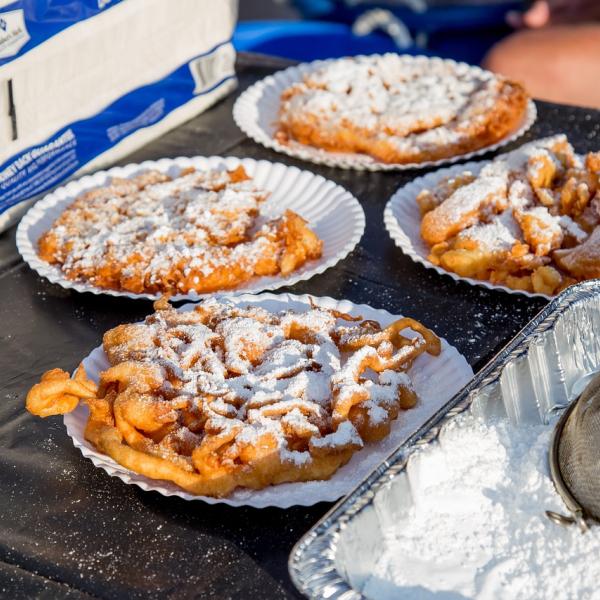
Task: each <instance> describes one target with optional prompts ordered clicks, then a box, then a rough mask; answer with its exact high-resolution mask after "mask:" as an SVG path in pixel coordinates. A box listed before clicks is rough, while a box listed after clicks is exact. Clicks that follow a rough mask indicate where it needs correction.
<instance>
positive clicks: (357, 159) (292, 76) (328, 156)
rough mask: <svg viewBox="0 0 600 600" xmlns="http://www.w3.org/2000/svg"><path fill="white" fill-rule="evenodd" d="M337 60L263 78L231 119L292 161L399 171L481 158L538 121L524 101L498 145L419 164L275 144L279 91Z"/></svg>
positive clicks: (237, 104)
mask: <svg viewBox="0 0 600 600" xmlns="http://www.w3.org/2000/svg"><path fill="white" fill-rule="evenodd" d="M383 56H386V55H383ZM363 57H364V56H363V55H361V56H358V57H356V58H363ZM405 58H407V59H409V60H410V59H412V60H415V61H421V62H427V61H433V62H438V63H444V64H446V65H451V66H453V67H454V68H456V69H457V70H459V71H465V70H470V71H473V72H474V73H477V74H478V75H480V76H481V75H484V76H487V77H493V76H494V75H493V74H492V73H490V72H489V71H486V70H484V69H481V68H480V67H476V66H473V65H469V64H467V63H464V62H457V61H454V60H451V59H442V58H437V57H428V56H408V55H406V56H405ZM336 60H339V59H336V58H331V59H327V60H315V61H313V62H309V63H301V64H299V65H294V66H292V67H288V68H287V69H283V70H281V71H278V72H277V73H274V74H273V75H269V76H267V77H265V78H264V79H261V80H260V81H257V82H256V83H254V84H253V85H251V86H250V87H249V88H248V89H246V90H245V91H244V92H243V93H242V94H241V95H240V96H239V98H238V99H237V100H236V102H235V104H234V107H233V118H234V120H235V122H236V124H237V126H238V127H239V128H240V129H241V130H242V131H243V132H244V133H245V134H246V135H247V136H248V137H250V138H252V139H253V140H254V141H255V142H258V143H259V144H262V145H263V146H266V147H267V148H270V149H272V150H275V151H277V152H282V153H283V154H287V155H288V156H292V157H294V158H300V159H302V160H306V161H309V162H313V163H317V164H322V165H327V166H330V167H339V168H341V169H355V170H358V171H400V170H408V169H426V168H430V167H438V166H440V165H448V164H452V163H455V162H458V161H463V160H469V159H471V158H474V157H476V156H482V155H484V154H487V153H488V152H493V151H495V150H498V148H501V147H503V146H506V145H507V144H510V143H512V142H514V141H515V140H516V139H518V138H520V137H521V136H522V135H524V134H525V133H526V132H527V131H528V130H529V129H530V128H531V126H532V125H533V124H534V123H535V120H536V118H537V109H536V106H535V103H534V102H533V100H529V101H528V102H527V110H526V112H525V115H524V116H523V121H522V122H521V124H520V126H519V127H518V128H517V129H515V130H514V131H512V132H511V133H510V134H509V135H507V136H505V137H503V138H502V139H501V140H499V141H498V142H496V143H494V144H491V145H489V146H485V147H484V148H480V149H479V150H474V151H473V152H467V153H465V154H458V155H456V156H452V157H449V158H443V159H439V160H434V161H425V162H420V163H408V164H399V163H384V162H381V161H378V160H376V159H374V158H372V157H370V156H368V155H366V154H353V153H344V152H330V151H327V150H322V149H319V148H314V147H312V146H308V145H305V144H300V143H298V142H293V141H292V142H290V143H288V144H282V143H280V142H279V141H277V140H276V139H275V137H274V133H275V127H276V122H277V112H278V109H279V104H278V102H279V100H278V99H279V97H280V95H281V92H283V90H284V89H286V88H287V87H289V86H290V85H292V84H294V83H296V82H298V81H300V80H301V79H302V77H303V76H304V75H305V74H307V73H310V72H312V71H314V70H315V69H318V68H320V67H322V66H325V65H327V64H328V63H331V62H334V61H336ZM267 94H268V96H267ZM274 96H276V97H277V110H273V111H271V112H273V114H272V115H271V120H270V121H269V125H268V126H264V125H263V124H261V123H260V121H259V118H258V117H259V113H260V108H261V106H264V105H265V103H266V102H267V101H268V100H269V98H273V97H274ZM261 102H262V105H261Z"/></svg>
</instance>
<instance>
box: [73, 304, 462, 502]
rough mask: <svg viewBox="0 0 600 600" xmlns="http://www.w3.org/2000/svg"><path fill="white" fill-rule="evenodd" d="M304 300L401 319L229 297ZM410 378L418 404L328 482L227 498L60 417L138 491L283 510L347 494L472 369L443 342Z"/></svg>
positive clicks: (99, 366) (93, 455)
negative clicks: (92, 439) (138, 465)
mask: <svg viewBox="0 0 600 600" xmlns="http://www.w3.org/2000/svg"><path fill="white" fill-rule="evenodd" d="M309 298H310V299H312V300H313V302H314V303H315V304H317V305H318V306H321V307H323V308H330V309H336V310H340V311H342V312H345V313H351V314H353V315H361V316H362V317H364V318H365V319H375V320H377V321H379V322H380V323H381V324H382V325H387V324H389V323H391V322H392V321H394V320H396V319H398V318H400V315H391V314H390V313H388V312H387V311H384V310H377V309H374V308H371V307H369V306H366V305H364V304H359V305H356V304H353V303H352V302H350V301H348V300H342V301H337V300H334V299H333V298H318V297H314V296H307V295H304V296H295V295H292V294H279V295H275V294H260V295H257V296H253V295H251V294H247V295H244V296H235V297H231V299H232V300H233V301H234V302H236V303H240V304H253V305H258V306H262V307H264V308H266V309H268V310H272V311H277V310H285V309H290V308H291V309H296V310H305V309H306V308H308V307H309V306H310V304H309ZM193 306H194V305H193V304H187V305H185V306H183V307H181V309H180V310H191V309H192V308H193ZM83 365H84V367H85V369H86V371H87V373H88V375H89V376H90V377H91V378H92V379H94V380H96V381H97V380H98V376H99V373H100V372H101V371H103V370H105V369H107V368H108V367H109V364H108V361H107V359H106V355H105V354H104V351H103V349H102V347H98V348H96V349H95V350H93V351H92V353H91V354H90V355H89V356H88V357H87V358H85V359H84V360H83ZM410 376H411V379H412V380H413V383H414V386H415V389H416V391H417V393H418V394H419V398H420V400H419V403H418V404H417V406H416V407H415V408H413V409H411V410H408V411H401V413H400V415H399V417H398V419H396V420H395V421H394V422H393V425H392V431H391V433H390V435H389V436H388V437H387V438H385V439H384V440H382V441H381V442H379V443H377V444H369V445H367V446H366V447H365V448H363V449H362V450H360V451H359V452H357V453H356V454H354V456H353V457H352V459H351V460H350V462H349V463H348V464H346V465H345V466H343V467H342V468H341V469H340V470H339V471H337V472H336V473H335V474H334V475H333V476H332V477H331V479H329V480H328V481H310V482H304V483H284V484H280V485H277V486H271V487H268V488H265V489H263V490H258V491H254V490H244V489H239V490H236V491H235V492H234V493H233V494H232V495H231V496H230V497H229V498H209V497H206V496H193V495H191V494H188V493H187V492H184V491H183V490H182V489H180V488H178V487H177V486H176V485H174V484H172V483H169V482H165V481H158V480H154V479H150V478H148V477H144V476H143V475H139V474H137V473H134V472H133V471H130V470H129V469H126V468H125V467H122V466H121V465H119V464H118V463H116V462H115V461H114V460H112V459H111V458H109V457H108V456H105V455H103V454H100V453H98V452H97V451H96V450H95V448H94V447H93V446H92V445H91V444H90V443H89V442H87V441H86V440H85V439H84V437H83V432H84V428H85V423H86V421H87V415H88V410H87V407H86V406H84V405H80V406H79V407H78V408H77V409H76V410H75V411H74V412H72V413H69V414H67V415H65V417H64V422H65V425H66V427H67V433H68V434H69V435H70V436H71V438H73V443H74V444H75V446H76V447H77V448H79V449H80V450H81V452H82V454H83V455H84V456H85V457H87V458H89V459H90V460H91V461H92V462H93V463H94V465H96V466H97V467H100V468H102V469H104V470H105V471H106V472H107V473H108V474H109V475H111V476H113V477H118V478H119V479H121V480H122V481H124V482H125V483H129V484H134V485H137V486H139V487H141V488H142V489H143V490H146V491H149V490H154V491H156V492H159V493H160V494H163V495H164V496H179V497H180V498H184V499H185V500H203V501H205V502H207V503H209V504H216V503H224V504H229V505H231V506H254V507H256V508H264V507H266V506H278V507H280V508H287V507H289V506H294V505H302V506H310V505H312V504H315V503H317V502H322V501H328V502H332V501H334V500H337V499H338V498H341V497H342V496H344V495H345V494H347V493H348V492H350V491H351V490H352V489H353V488H354V487H355V486H356V484H358V483H359V482H360V481H361V480H362V479H363V478H364V477H366V476H367V475H368V474H369V473H370V472H371V471H372V470H373V469H374V468H375V467H376V466H377V465H379V464H380V463H381V462H382V461H383V460H385V459H386V458H387V457H388V456H389V455H390V454H391V453H392V451H393V450H394V449H395V448H396V447H397V446H399V445H400V444H401V443H402V442H403V441H404V440H406V439H407V438H408V437H409V435H410V434H411V433H412V432H414V431H415V430H416V429H418V428H419V426H420V425H422V424H423V423H424V422H425V421H426V420H427V419H428V418H429V417H431V416H432V415H433V414H434V413H435V412H436V411H437V410H438V409H439V408H440V407H441V406H442V405H444V404H445V403H446V402H447V401H448V400H450V398H451V397H452V396H453V395H454V394H455V393H456V392H458V391H459V390H460V389H462V387H463V386H464V385H465V384H466V383H467V382H468V381H469V380H470V379H471V378H472V376H473V370H472V369H471V367H470V366H469V364H468V363H467V361H466V360H465V358H464V357H463V356H462V355H461V354H459V353H458V351H457V350H456V348H454V347H453V346H450V345H449V344H448V343H447V342H446V341H445V340H442V353H441V354H440V356H439V357H431V356H429V355H427V354H423V355H421V356H419V357H418V358H417V360H416V361H415V363H414V365H413V367H412V369H411V370H410Z"/></svg>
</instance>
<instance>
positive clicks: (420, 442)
mask: <svg viewBox="0 0 600 600" xmlns="http://www.w3.org/2000/svg"><path fill="white" fill-rule="evenodd" d="M599 365H600V280H596V281H587V282H584V283H581V284H579V285H576V286H574V287H571V288H569V289H567V290H566V291H565V292H563V293H562V294H561V295H560V296H558V297H557V298H555V299H554V300H553V301H552V302H551V303H550V304H548V306H546V307H545V308H544V309H543V310H542V311H541V312H540V313H539V314H538V315H537V317H535V318H534V319H533V320H532V321H531V322H530V323H529V324H528V325H527V326H526V327H525V328H524V329H523V330H522V331H521V332H520V333H519V334H518V335H517V336H516V337H515V338H514V339H513V340H512V341H511V342H510V343H509V344H508V345H507V346H506V347H505V348H504V349H503V350H502V351H501V352H500V353H499V354H498V355H497V356H496V357H495V358H494V359H493V360H492V361H491V362H490V363H489V364H488V365H487V366H486V367H484V368H483V369H482V370H481V371H480V372H479V374H478V375H477V376H476V377H475V378H474V379H473V380H472V381H471V382H470V383H469V384H468V385H467V386H466V387H465V388H464V389H463V390H462V391H461V392H459V393H458V394H457V395H456V396H455V397H454V398H453V399H452V400H451V401H450V402H449V403H448V404H447V405H446V406H445V407H444V408H442V409H441V410H440V411H439V412H438V413H436V414H435V415H434V416H433V417H432V418H431V419H430V420H429V421H428V422H427V423H425V424H424V425H423V426H422V427H421V428H420V429H419V430H418V431H417V432H415V434H414V435H413V436H412V437H411V438H409V439H408V440H407V441H406V442H405V443H404V444H403V445H402V446H400V447H399V448H398V449H397V450H396V451H395V452H394V453H393V454H392V455H391V456H390V457H389V458H388V459H387V460H386V461H385V462H384V463H382V464H381V465H380V466H379V467H378V468H377V469H376V470H375V471H373V473H372V474H371V475H369V477H367V478H366V479H365V480H364V481H363V482H362V483H361V484H360V485H359V486H358V487H357V488H356V489H355V490H354V491H353V492H352V493H350V494H349V495H348V496H347V497H346V498H345V499H343V500H341V501H340V502H339V503H338V504H337V505H336V506H335V507H333V509H332V510H331V511H330V512H329V513H327V514H326V515H325V516H324V517H323V518H322V519H321V520H320V521H319V522H318V523H317V524H316V525H315V526H314V527H313V528H312V529H311V530H310V531H309V532H308V533H307V534H306V535H305V536H304V537H303V538H302V539H301V540H300V541H299V542H298V543H297V544H296V546H295V547H294V549H293V550H292V553H291V554H290V559H289V570H290V574H291V577H292V580H293V581H294V583H295V584H296V586H297V587H298V589H299V590H300V591H301V592H302V593H304V594H305V595H306V596H308V597H310V598H328V599H336V598H339V599H343V600H354V599H357V598H362V597H363V596H362V594H361V589H362V588H363V586H364V584H365V582H366V581H367V579H368V578H369V576H370V574H371V573H372V572H373V570H374V567H375V565H376V564H377V562H378V560H379V558H380V554H381V552H382V551H383V548H382V545H381V544H380V540H381V539H382V538H383V532H384V531H386V530H387V529H388V528H389V526H390V525H391V524H392V523H394V521H396V520H397V518H398V515H400V514H401V513H403V512H404V511H405V510H406V508H407V507H409V506H410V505H411V502H412V498H411V494H410V474H409V471H408V470H407V469H406V466H407V462H408V459H409V457H410V455H411V454H413V453H415V452H417V451H419V450H420V449H423V448H424V447H425V446H426V445H428V444H431V443H432V442H434V441H435V440H436V439H437V437H438V435H439V433H440V430H441V429H442V428H443V427H444V425H445V424H446V423H448V422H449V421H450V420H451V419H453V418H454V417H456V415H458V414H459V413H461V412H463V411H465V410H467V409H469V410H471V411H473V413H474V414H476V415H477V416H479V417H480V418H482V419H490V418H492V417H497V416H500V415H504V416H505V417H507V418H508V419H510V421H511V422H513V423H516V424H521V423H548V421H549V418H550V416H551V414H552V413H553V412H554V411H557V410H560V409H561V408H564V407H565V406H566V405H567V404H568V402H569V400H570V399H572V397H573V391H572V390H573V387H574V385H575V384H576V383H577V382H580V381H581V378H582V377H583V376H585V375H587V374H588V373H590V372H593V371H595V370H596V369H598V366H599Z"/></svg>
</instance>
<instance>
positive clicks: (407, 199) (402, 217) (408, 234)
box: [383, 161, 551, 299]
mask: <svg viewBox="0 0 600 600" xmlns="http://www.w3.org/2000/svg"><path fill="white" fill-rule="evenodd" d="M489 162H490V161H481V162H469V163H465V164H462V165H455V166H454V167H448V168H446V169H439V170H437V171H434V172H433V173H428V174H427V175H424V176H422V177H418V178H417V179H413V181H411V182H410V183H409V184H407V185H405V186H403V187H401V188H400V189H398V190H396V192H395V193H394V194H393V196H392V197H391V198H390V200H389V201H388V203H387V204H386V206H385V211H384V213H383V220H384V222H385V226H386V229H387V230H388V232H389V234H390V235H391V236H392V239H393V240H394V242H396V246H398V247H399V248H400V249H401V250H402V252H404V254H407V255H408V256H410V257H411V258H412V259H413V260H414V261H415V262H418V263H420V264H422V265H423V266H425V267H427V268H428V269H433V270H434V271H437V272H438V273H440V274H441V275H448V276H450V277H452V279H454V280H456V281H466V282H467V283H470V284H471V285H479V286H482V287H485V288H488V289H489V290H502V291H503V292H508V293H509V294H521V295H524V296H529V297H530V298H547V299H551V296H548V295H546V294H536V293H532V292H525V291H523V290H514V289H512V288H509V287H507V286H505V285H499V284H494V283H490V282H489V281H484V280H480V279H472V278H471V277H461V276H460V275H457V274H456V273H452V272H451V271H446V269H443V268H442V267H438V266H437V265H434V264H433V263H431V262H430V261H429V260H428V258H427V257H428V256H429V247H428V246H427V244H426V243H425V241H424V240H423V238H422V237H421V214H420V212H419V206H418V205H417V200H416V198H417V195H418V194H419V192H420V191H421V190H423V189H425V188H429V189H431V188H432V187H434V186H435V185H436V184H437V183H439V182H440V181H441V180H442V179H444V178H446V177H449V176H452V175H458V174H459V173H462V172H464V171H471V173H473V174H474V175H477V174H478V173H479V172H480V171H481V169H482V168H483V167H484V166H485V165H486V164H489Z"/></svg>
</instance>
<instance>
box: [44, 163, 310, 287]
mask: <svg viewBox="0 0 600 600" xmlns="http://www.w3.org/2000/svg"><path fill="white" fill-rule="evenodd" d="M267 197H268V192H267V191H265V190H261V189H258V188H256V187H255V186H254V185H253V183H252V180H251V179H250V178H249V177H248V175H247V174H246V172H245V171H244V168H243V167H242V166H240V167H238V168H237V169H235V170H233V171H229V172H227V171H220V170H207V171H196V170H195V169H194V168H191V167H190V168H187V169H183V170H182V171H181V172H180V173H179V174H178V175H177V176H176V177H173V178H172V177H170V176H169V175H166V174H165V173H162V172H160V171H146V172H144V173H142V174H140V175H137V176H135V177H132V178H128V179H118V178H113V179H112V180H111V181H110V183H109V184H108V185H105V186H103V187H99V188H96V189H93V190H90V191H87V192H85V193H83V194H81V195H80V196H78V197H77V198H76V200H75V201H74V202H73V203H72V204H71V205H70V206H69V207H68V208H66V209H65V210H64V212H63V213H62V214H61V215H60V217H59V218H58V219H56V221H55V222H54V223H53V225H52V227H51V228H50V229H49V230H48V231H47V232H45V233H44V234H43V235H42V236H41V237H40V239H39V241H38V253H39V256H40V258H41V259H42V260H44V261H46V262H48V263H50V264H52V265H56V266H57V267H58V268H60V270H61V271H62V272H63V273H64V275H65V276H66V277H67V278H68V279H71V280H76V281H85V282H89V283H91V284H92V285H94V286H97V287H100V288H104V289H113V290H121V291H127V292H133V293H136V294H139V293H150V294H154V293H170V294H178V293H189V292H191V291H194V292H197V293H199V294H201V293H209V292H213V291H217V290H224V289H230V288H235V287H237V286H239V285H241V284H243V283H245V282H247V281H248V280H250V279H251V278H252V277H255V276H270V275H277V274H281V275H283V276H285V275H289V274H290V273H292V272H293V271H295V270H297V269H298V268H300V267H301V266H302V265H303V264H305V263H306V262H307V261H309V260H312V259H317V258H319V257H320V256H321V254H322V242H321V240H320V239H319V238H318V237H317V235H316V234H315V233H314V232H313V231H312V230H311V229H310V228H309V226H308V224H307V222H306V221H305V220H304V219H303V218H302V217H300V216H299V215H298V214H296V213H295V212H293V211H291V210H287V211H285V212H284V213H283V214H282V215H281V216H280V217H278V218H274V219H270V220H268V221H266V222H265V219H264V218H263V217H262V216H261V215H260V207H261V204H262V203H263V202H264V201H265V199H266V198H267ZM261 223H262V225H261Z"/></svg>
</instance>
